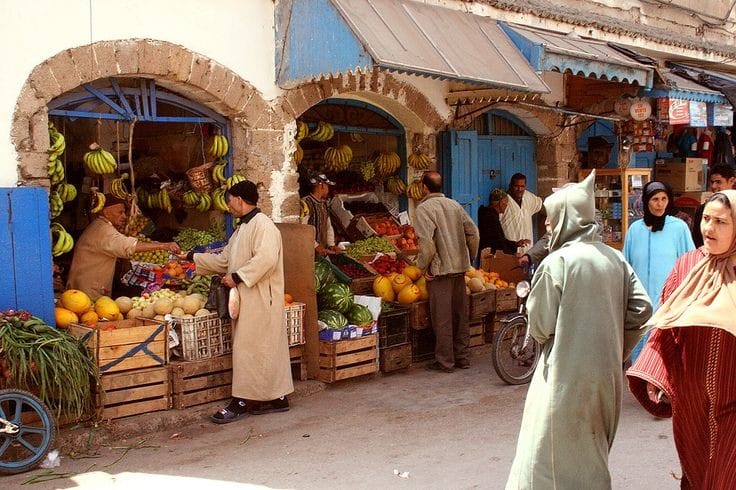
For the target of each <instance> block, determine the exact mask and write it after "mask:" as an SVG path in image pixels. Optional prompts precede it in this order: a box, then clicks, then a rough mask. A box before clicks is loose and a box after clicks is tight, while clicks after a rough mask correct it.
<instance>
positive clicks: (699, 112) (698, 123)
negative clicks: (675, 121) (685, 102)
mask: <svg viewBox="0 0 736 490" xmlns="http://www.w3.org/2000/svg"><path fill="white" fill-rule="evenodd" d="M707 125H708V111H707V110H706V103H705V102H699V101H696V100H691V101H690V126H692V127H694V128H704V127H706V126H707Z"/></svg>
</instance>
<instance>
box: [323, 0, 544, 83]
mask: <svg viewBox="0 0 736 490" xmlns="http://www.w3.org/2000/svg"><path fill="white" fill-rule="evenodd" d="M331 1H332V3H333V4H334V5H335V7H336V8H337V10H338V11H339V12H340V14H341V15H342V16H343V18H344V19H345V22H346V23H347V24H348V25H349V26H350V28H351V29H352V31H353V32H354V33H355V35H356V36H357V37H358V39H359V40H360V42H361V43H362V45H363V46H364V48H365V49H366V51H368V53H369V54H370V56H371V57H372V58H373V61H374V63H375V64H376V65H378V66H381V67H383V68H388V69H392V70H397V71H402V72H408V73H418V74H425V75H430V76H437V77H442V78H448V79H457V80H464V81H470V82H477V83H483V84H488V85H492V86H497V87H505V88H512V89H515V90H519V91H523V92H543V93H547V92H549V88H548V87H547V85H546V84H545V83H544V82H543V81H542V80H541V79H540V78H539V77H538V76H537V75H536V73H535V72H534V70H533V69H532V68H531V66H529V63H528V62H527V60H526V59H525V58H524V57H523V56H522V55H521V53H519V51H518V50H517V49H516V47H515V46H514V44H513V43H512V42H511V41H510V39H509V38H508V36H507V35H506V34H505V33H504V32H503V31H502V30H501V29H500V28H499V25H498V24H497V22H496V20H494V19H491V18H489V17H481V16H478V15H475V14H471V13H467V12H461V11H457V10H452V9H447V8H443V7H438V6H433V5H426V4H422V3H417V2H412V1H408V0H331Z"/></svg>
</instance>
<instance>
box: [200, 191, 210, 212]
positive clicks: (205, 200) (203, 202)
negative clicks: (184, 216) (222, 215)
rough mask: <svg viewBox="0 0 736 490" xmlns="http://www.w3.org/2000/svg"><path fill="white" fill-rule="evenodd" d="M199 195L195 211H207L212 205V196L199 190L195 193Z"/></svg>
mask: <svg viewBox="0 0 736 490" xmlns="http://www.w3.org/2000/svg"><path fill="white" fill-rule="evenodd" d="M197 195H198V196H199V202H198V203H197V211H199V212H200V213H204V212H205V211H209V209H210V208H211V207H212V197H210V195H209V194H207V193H206V192H199V193H197Z"/></svg>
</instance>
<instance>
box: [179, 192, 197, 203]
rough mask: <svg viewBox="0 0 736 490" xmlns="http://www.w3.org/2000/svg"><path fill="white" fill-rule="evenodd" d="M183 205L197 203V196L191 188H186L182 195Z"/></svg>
mask: <svg viewBox="0 0 736 490" xmlns="http://www.w3.org/2000/svg"><path fill="white" fill-rule="evenodd" d="M182 200H183V201H184V205H185V206H189V207H194V206H196V205H197V204H199V196H198V195H197V193H196V192H194V191H193V190H188V191H186V192H185V193H184V195H183V196H182Z"/></svg>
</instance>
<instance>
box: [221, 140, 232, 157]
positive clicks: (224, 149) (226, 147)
mask: <svg viewBox="0 0 736 490" xmlns="http://www.w3.org/2000/svg"><path fill="white" fill-rule="evenodd" d="M229 151H230V142H229V141H228V140H227V137H226V136H225V135H222V134H221V135H220V156H221V157H224V156H225V155H227V154H228V152H229Z"/></svg>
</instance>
